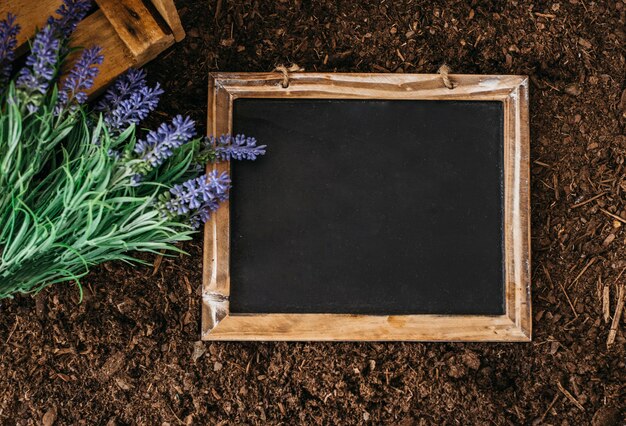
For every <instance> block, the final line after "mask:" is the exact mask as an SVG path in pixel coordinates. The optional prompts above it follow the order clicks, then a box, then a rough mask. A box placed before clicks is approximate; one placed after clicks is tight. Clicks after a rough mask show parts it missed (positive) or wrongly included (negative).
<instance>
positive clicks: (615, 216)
mask: <svg viewBox="0 0 626 426" xmlns="http://www.w3.org/2000/svg"><path fill="white" fill-rule="evenodd" d="M600 211H601V212H602V213H604V214H606V215H608V216H611V217H612V218H613V219H615V220H618V221H620V222H622V223H626V219H623V218H621V217H619V216H618V215H616V214H613V213H611V212H610V211H608V210H605V209H603V208H600Z"/></svg>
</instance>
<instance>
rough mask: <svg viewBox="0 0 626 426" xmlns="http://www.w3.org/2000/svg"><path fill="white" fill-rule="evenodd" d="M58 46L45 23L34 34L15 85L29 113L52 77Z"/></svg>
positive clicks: (44, 92)
mask: <svg viewBox="0 0 626 426" xmlns="http://www.w3.org/2000/svg"><path fill="white" fill-rule="evenodd" d="M59 46H60V43H59V40H58V39H57V38H56V37H55V35H54V30H53V28H52V27H51V26H50V25H47V26H46V27H44V28H43V29H42V30H41V31H39V32H38V33H37V35H36V36H35V39H34V41H33V45H32V48H31V53H30V55H28V57H27V58H26V66H25V67H23V68H22V69H21V70H20V73H19V75H18V78H17V82H16V84H15V86H16V88H17V89H18V90H19V91H20V92H22V94H23V95H24V98H25V105H26V108H27V109H28V111H29V112H31V113H32V112H34V111H36V110H37V108H38V106H39V102H40V99H41V98H42V97H43V96H44V95H45V94H46V92H47V91H48V87H49V86H50V82H51V80H52V79H53V78H54V75H55V72H56V69H57V61H58V59H59Z"/></svg>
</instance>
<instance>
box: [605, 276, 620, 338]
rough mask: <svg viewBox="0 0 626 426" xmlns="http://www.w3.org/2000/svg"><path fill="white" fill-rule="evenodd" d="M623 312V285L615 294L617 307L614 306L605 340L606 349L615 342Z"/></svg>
mask: <svg viewBox="0 0 626 426" xmlns="http://www.w3.org/2000/svg"><path fill="white" fill-rule="evenodd" d="M623 310H624V284H622V285H620V286H619V291H618V293H617V305H616V306H615V313H614V314H613V322H612V323H611V329H610V330H609V337H608V338H607V339H606V347H607V349H608V348H610V347H611V345H612V344H613V343H614V342H615V337H616V336H617V329H618V327H619V322H620V319H621V317H622V311H623Z"/></svg>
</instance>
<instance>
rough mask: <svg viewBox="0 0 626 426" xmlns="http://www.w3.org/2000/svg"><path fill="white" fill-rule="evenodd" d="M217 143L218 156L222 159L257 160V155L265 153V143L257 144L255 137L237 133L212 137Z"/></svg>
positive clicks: (216, 151)
mask: <svg viewBox="0 0 626 426" xmlns="http://www.w3.org/2000/svg"><path fill="white" fill-rule="evenodd" d="M211 142H212V143H214V144H215V153H216V154H217V158H219V159H220V160H222V161H230V160H256V158H257V156H259V155H263V154H265V148H266V146H265V145H259V146H257V144H256V143H257V142H256V139H255V138H251V137H246V136H244V135H237V136H235V137H234V138H233V137H232V136H230V135H222V136H220V137H219V139H217V140H215V138H212V139H211Z"/></svg>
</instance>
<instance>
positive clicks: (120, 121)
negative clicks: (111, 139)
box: [104, 83, 163, 133]
mask: <svg viewBox="0 0 626 426" xmlns="http://www.w3.org/2000/svg"><path fill="white" fill-rule="evenodd" d="M162 94H163V90H161V87H160V86H159V84H158V83H157V84H156V86H154V87H153V88H151V87H147V86H143V87H140V88H139V89H138V90H136V91H135V92H133V93H131V95H130V96H129V97H128V99H124V100H123V101H121V102H120V103H119V104H118V105H117V106H116V107H115V108H114V109H112V110H110V111H107V112H105V113H104V122H105V123H106V124H107V127H108V128H109V131H111V132H112V133H121V132H123V131H124V130H126V129H127V128H128V127H130V126H131V125H133V124H138V123H139V122H140V121H141V120H143V119H144V118H146V117H147V116H148V114H149V113H150V112H151V111H152V110H154V109H155V108H156V106H157V105H158V103H159V96H160V95H162Z"/></svg>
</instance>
